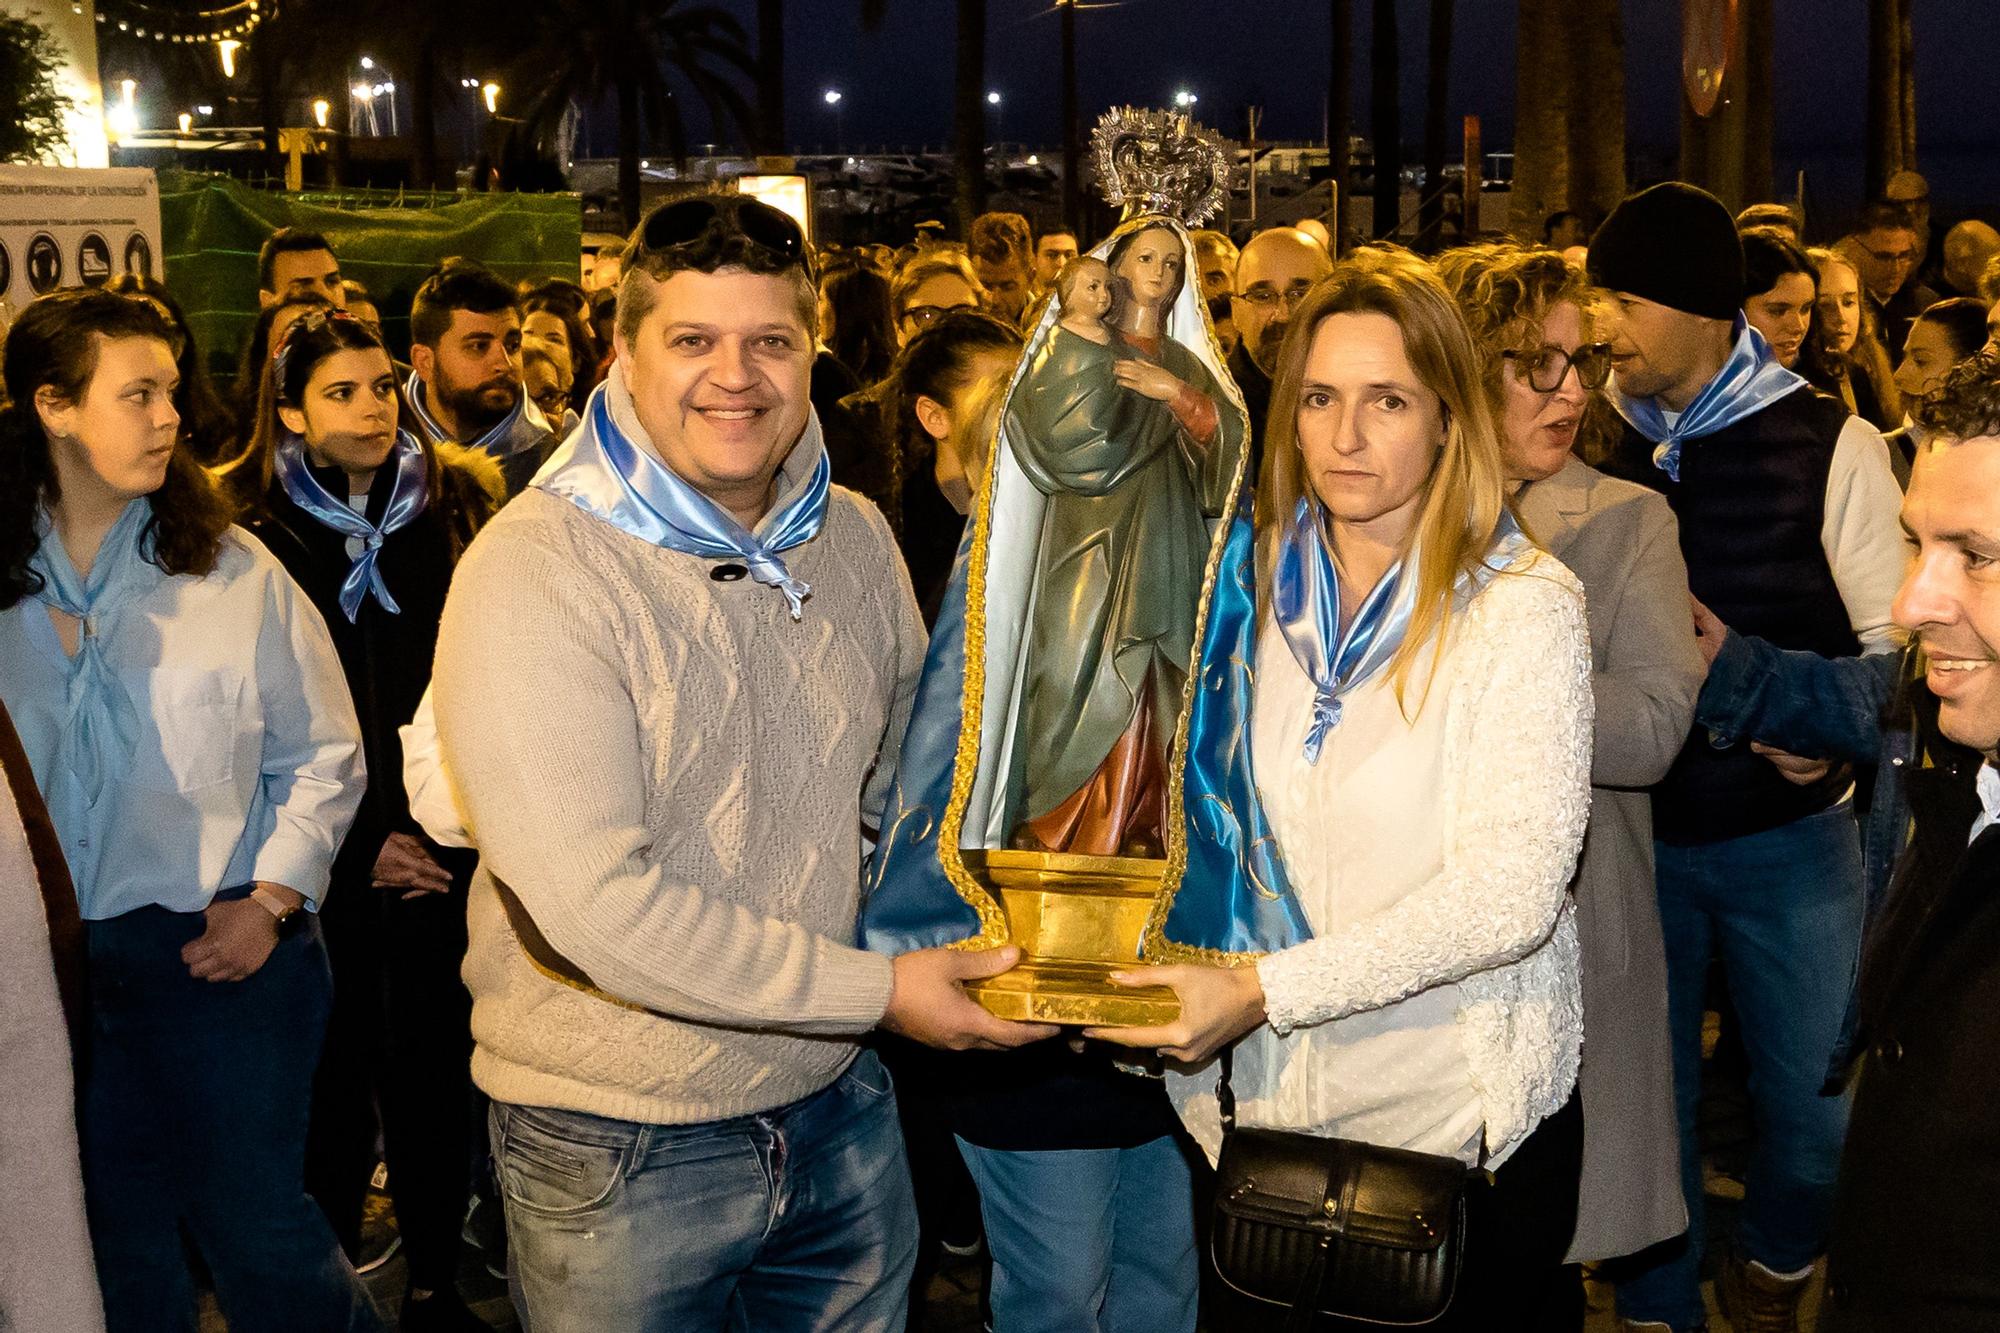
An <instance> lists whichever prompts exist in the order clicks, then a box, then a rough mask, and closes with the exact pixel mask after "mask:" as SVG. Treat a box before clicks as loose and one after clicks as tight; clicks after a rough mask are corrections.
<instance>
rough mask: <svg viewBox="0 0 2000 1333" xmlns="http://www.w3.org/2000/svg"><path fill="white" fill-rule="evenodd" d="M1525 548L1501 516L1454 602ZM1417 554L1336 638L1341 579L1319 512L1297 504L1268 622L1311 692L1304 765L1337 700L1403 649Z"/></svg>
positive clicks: (1392, 570)
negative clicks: (1281, 637)
mask: <svg viewBox="0 0 2000 1333" xmlns="http://www.w3.org/2000/svg"><path fill="white" fill-rule="evenodd" d="M1526 543H1527V539H1526V538H1525V537H1523V536H1522V535H1521V529H1520V525H1519V524H1517V523H1515V521H1514V516H1513V515H1512V514H1510V513H1507V512H1506V511H1504V510H1503V511H1502V512H1501V515H1500V523H1499V525H1498V526H1497V527H1496V528H1495V529H1494V533H1493V541H1492V543H1491V544H1490V545H1489V546H1488V548H1487V551H1486V554H1485V556H1484V557H1483V558H1482V559H1481V561H1480V563H1479V565H1478V566H1477V567H1476V568H1475V570H1474V571H1473V573H1472V574H1471V575H1470V577H1469V578H1468V577H1467V576H1465V575H1461V576H1460V578H1459V581H1458V586H1457V595H1459V596H1464V595H1465V594H1466V593H1467V592H1468V591H1470V590H1475V589H1477V588H1479V587H1483V586H1484V585H1485V583H1486V582H1487V580H1489V579H1490V578H1492V576H1493V574H1494V573H1496V572H1498V570H1499V569H1501V568H1504V567H1505V565H1506V564H1507V563H1508V562H1509V561H1510V560H1512V559H1513V557H1514V556H1515V555H1516V554H1517V553H1518V552H1519V550H1520V548H1521V547H1523V546H1525V545H1526ZM1420 554H1421V553H1420V552H1417V551H1412V552H1411V553H1410V555H1409V556H1408V557H1407V558H1406V559H1403V560H1398V561H1397V562H1396V563H1395V564H1393V565H1391V566H1389V568H1388V571H1387V572H1386V573H1384V574H1383V575H1382V578H1381V580H1380V581H1379V582H1377V583H1376V585H1375V586H1374V587H1373V588H1371V589H1369V591H1368V595H1367V596H1366V597H1365V598H1363V599H1362V601H1361V605H1360V607H1359V608H1358V609H1357V610H1356V611H1355V613H1354V620H1353V623H1351V624H1350V625H1348V627H1347V633H1346V634H1345V635H1342V634H1341V633H1340V573H1339V570H1338V569H1336V568H1335V566H1334V563H1333V553H1332V552H1331V551H1330V550H1328V549H1327V543H1326V539H1325V537H1324V536H1322V534H1321V528H1320V506H1319V503H1318V501H1316V500H1315V499H1314V498H1313V497H1312V496H1311V495H1302V496H1300V497H1299V504H1298V508H1297V509H1296V510H1294V511H1293V513H1292V524H1291V527H1290V528H1289V529H1288V530H1287V531H1286V533H1285V538H1284V541H1283V542H1282V543H1281V544H1280V545H1279V547H1278V561H1277V567H1276V568H1275V569H1274V570H1273V571H1272V579H1271V615H1272V618H1273V619H1275V620H1276V621H1277V622H1278V629H1279V631H1280V632H1281V633H1283V634H1284V636H1285V644H1286V646H1287V647H1289V648H1290V649H1291V650H1292V660H1293V661H1295V662H1297V663H1298V664H1299V670H1301V671H1303V672H1305V674H1306V679H1308V680H1310V681H1311V682H1312V686H1313V720H1312V726H1311V727H1309V728H1308V729H1307V731H1306V744H1305V759H1306V762H1307V763H1308V764H1316V763H1318V762H1319V752H1320V747H1321V746H1323V745H1324V744H1325V743H1326V734H1327V732H1329V731H1331V730H1333V728H1335V727H1337V726H1339V725H1340V708H1341V700H1342V699H1343V698H1344V697H1345V696H1346V695H1348V694H1350V693H1352V692H1353V691H1354V690H1355V688H1356V687H1358V686H1360V685H1361V684H1362V683H1363V682H1365V681H1367V680H1369V679H1371V678H1372V677H1373V676H1375V675H1376V674H1377V673H1378V672H1380V671H1381V670H1382V668H1383V667H1384V666H1387V665H1388V663H1389V661H1390V659H1392V658H1393V657H1395V655H1396V650H1397V649H1398V648H1400V647H1402V644H1403V637H1404V635H1406V634H1407V633H1408V632H1409V628H1410V617H1411V614H1412V612H1413V611H1414V610H1415V608H1416V599H1417V587H1418V585H1419V583H1421V581H1422V580H1421V579H1420V578H1419V577H1418V573H1417V571H1418V569H1419V560H1420Z"/></svg>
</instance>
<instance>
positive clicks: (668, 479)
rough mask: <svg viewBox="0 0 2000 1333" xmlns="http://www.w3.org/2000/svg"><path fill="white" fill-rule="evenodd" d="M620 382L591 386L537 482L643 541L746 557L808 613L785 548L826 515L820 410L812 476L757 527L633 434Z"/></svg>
mask: <svg viewBox="0 0 2000 1333" xmlns="http://www.w3.org/2000/svg"><path fill="white" fill-rule="evenodd" d="M614 385H617V388H618V391H619V392H621V393H622V392H624V386H623V385H622V384H619V383H618V382H617V380H616V378H615V375H614V377H613V378H611V379H607V380H606V381H605V382H604V383H603V384H600V385H598V386H597V388H596V389H595V390H593V391H592V392H591V395H590V402H589V404H588V405H587V406H586V407H585V408H584V413H583V425H582V426H581V427H580V428H579V429H578V430H577V432H576V433H575V434H574V435H572V436H570V438H569V441H568V443H566V444H564V445H563V447H562V451H561V452H560V453H559V454H557V455H556V457H555V458H553V459H550V460H549V464H548V467H547V468H546V469H545V470H544V471H543V473H542V474H541V476H539V477H537V478H536V479H535V485H537V486H539V487H540V488H541V489H543V490H545V491H547V492H548V493H549V494H551V495H559V496H561V497H562V498H563V499H565V500H568V501H569V502H570V503H572V504H574V505H575V506H576V507H577V508H579V509H582V510H584V511H586V512H587V513H591V514H594V515H596V516H597V517H598V518H601V519H603V520H604V521H605V522H606V523H609V524H611V525H612V526H613V527H615V528H618V529H620V530H621V531H623V532H628V533H630V534H631V535H632V536H634V537H637V538H639V539H640V540H641V541H647V542H651V543H652V544H653V545H655V546H663V547H665V548H666V549H668V550H670V551H680V552H683V553H685V554H687V555H696V556H700V557H702V558H703V559H706V560H741V561H742V562H743V563H744V565H745V566H747V567H748V568H749V571H750V577H751V578H753V579H755V580H757V582H759V583H762V584H765V585H767V586H769V587H773V588H776V589H778V591H780V592H782V593H784V594H785V600H786V601H787V602H788V603H790V605H791V609H792V619H793V620H800V619H803V618H804V615H805V601H806V599H807V598H808V597H810V596H812V587H811V585H809V584H807V583H805V582H804V581H803V580H800V579H795V578H793V577H792V574H791V571H790V570H789V569H787V568H786V567H785V562H784V561H783V560H781V559H780V558H779V553H780V552H782V551H789V550H791V549H792V548H793V547H795V546H799V545H802V544H804V543H806V542H809V541H811V540H812V539H813V538H814V537H816V536H817V535H819V530H820V526H821V525H822V524H823V523H825V522H826V502H827V494H828V488H829V486H830V485H831V483H832V479H833V465H832V464H831V463H830V462H829V461H828V460H827V456H826V447H825V445H824V444H823V443H821V440H820V432H819V418H818V417H817V416H812V417H809V418H808V419H807V425H806V438H807V443H808V444H809V447H810V448H811V451H812V452H813V454H814V455H815V458H814V461H813V471H812V476H811V478H810V479H809V480H808V481H807V482H806V485H805V487H804V489H802V490H801V491H800V492H799V493H798V494H797V495H795V496H793V497H792V499H791V500H789V501H787V502H786V503H785V504H784V505H783V506H781V507H779V508H776V509H773V510H772V511H771V512H770V513H768V514H766V515H764V518H763V520H762V521H761V522H759V523H758V524H757V530H756V531H755V532H751V531H750V530H749V529H747V528H745V527H744V526H743V525H742V524H741V523H738V522H737V521H736V520H735V519H734V518H732V517H731V516H730V515H729V514H728V513H726V512H725V511H724V510H723V509H722V508H721V507H720V506H719V505H717V504H716V503H715V502H714V501H713V500H711V499H709V498H708V497H707V496H706V495H703V494H702V493H701V492H700V491H698V490H696V489H695V488H694V487H692V486H690V485H688V484H687V482H685V481H683V480H681V478H680V477H678V476H676V475H675V474H674V472H673V471H672V469H670V468H668V467H666V466H664V465H663V464H661V463H660V462H659V461H658V460H656V459H655V458H654V457H653V456H652V455H651V454H650V453H648V452H646V451H645V450H644V449H642V448H640V447H639V446H638V445H636V444H634V443H633V442H632V441H631V440H630V439H628V438H627V437H626V434H625V432H624V431H623V430H622V429H621V428H620V427H619V425H618V422H617V420H616V418H615V417H614V416H613V414H612V411H611V393H612V390H613V386H614Z"/></svg>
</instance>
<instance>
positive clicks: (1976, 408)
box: [1917, 351, 2000, 440]
mask: <svg viewBox="0 0 2000 1333" xmlns="http://www.w3.org/2000/svg"><path fill="white" fill-rule="evenodd" d="M1917 421H1918V422H1919V423H1920V424H1921V425H1922V426H1923V427H1924V429H1926V430H1928V431H1932V432H1934V433H1935V434H1938V435H1941V436H1944V437H1945V438H1947V439H1952V440H1973V439H1979V438H1981V437H1982V436H1988V435H1996V436H2000V353H1995V352H1991V351H1979V352H1974V353H1973V354H1972V355H1971V356H1968V357H1966V358H1965V359H1964V360H1963V361H1961V362H1959V363H1958V364H1957V365H1955V366H1953V367H1952V368H1951V369H1950V370H1949V371H1947V372H1945V377H1944V379H1943V381H1942V382H1941V383H1939V385H1938V386H1937V387H1936V388H1935V389H1932V390H1931V391H1930V392H1929V393H1927V394H1925V395H1924V401H1923V403H1922V405H1921V406H1919V407H1918V408H1917Z"/></svg>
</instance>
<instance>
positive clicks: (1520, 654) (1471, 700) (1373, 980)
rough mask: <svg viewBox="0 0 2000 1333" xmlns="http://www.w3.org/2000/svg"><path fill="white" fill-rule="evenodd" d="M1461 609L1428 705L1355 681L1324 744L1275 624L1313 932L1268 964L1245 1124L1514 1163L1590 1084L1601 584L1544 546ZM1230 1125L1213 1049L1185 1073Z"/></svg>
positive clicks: (1266, 725)
mask: <svg viewBox="0 0 2000 1333" xmlns="http://www.w3.org/2000/svg"><path fill="white" fill-rule="evenodd" d="M1514 568H1515V571H1517V572H1512V573H1508V574H1503V575H1502V576H1500V577H1499V578H1496V579H1495V580H1494V581H1493V582H1492V583H1491V584H1490V585H1488V587H1487V588H1486V589H1485V590H1484V591H1482V592H1481V593H1480V594H1479V596H1478V597H1476V598H1475V599H1474V600H1473V602H1472V604H1471V605H1470V607H1468V608H1467V609H1466V610H1465V611H1464V612H1463V613H1462V614H1460V615H1459V616H1458V617H1456V618H1455V619H1454V621H1453V624H1452V627H1451V632H1450V636H1449V638H1448V640H1447V643H1448V647H1447V651H1446V656H1445V658H1444V660H1443V661H1442V662H1441V663H1440V664H1439V667H1438V672H1437V676H1436V679H1435V680H1434V682H1433V683H1432V685H1431V688H1430V692H1429V696H1428V698H1425V699H1423V704H1422V707H1421V708H1418V706H1417V705H1418V702H1419V699H1420V698H1422V695H1421V691H1422V687H1423V682H1424V679H1425V672H1424V670H1423V669H1422V668H1421V667H1420V668H1419V669H1418V671H1417V672H1415V673H1414V674H1413V676H1412V679H1411V682H1410V686H1409V689H1408V692H1407V703H1408V706H1409V709H1410V711H1411V712H1412V713H1413V716H1408V717H1406V716H1405V709H1404V706H1403V704H1401V703H1399V701H1398V699H1397V694H1396V690H1395V687H1394V682H1393V680H1392V679H1391V678H1390V677H1388V676H1387V675H1386V674H1385V675H1384V676H1380V677H1377V678H1376V679H1375V680H1373V681H1370V682H1368V683H1367V684H1365V685H1363V686H1361V687H1360V688H1359V689H1357V690H1355V691H1354V693H1353V694H1351V695H1348V696H1347V697H1346V698H1345V699H1343V701H1342V710H1341V720H1340V722H1339V724H1338V725H1337V726H1335V727H1334V729H1333V730H1332V731H1331V732H1329V733H1328V735H1327V738H1326V743H1325V747H1324V749H1323V750H1322V752H1321V754H1320V757H1319V761H1318V763H1317V764H1308V763H1306V761H1305V759H1304V756H1303V743H1304V739H1305V735H1306V731H1307V729H1308V727H1309V726H1310V725H1311V716H1312V694H1313V691H1312V686H1311V684H1310V682H1309V681H1308V680H1307V679H1306V677H1305V674H1304V673H1303V672H1302V671H1301V670H1300V669H1299V667H1298V664H1297V663H1296V662H1295V661H1294V660H1293V659H1292V656H1291V652H1290V649H1289V648H1288V646H1287V645H1286V644H1285V641H1284V638H1283V636H1282V634H1280V633H1279V632H1278V631H1277V630H1276V628H1275V627H1273V626H1266V628H1265V630H1264V632H1263V633H1262V634H1260V636H1259V643H1258V651H1257V677H1256V680H1257V684H1256V701H1255V704H1256V706H1255V708H1254V709H1253V711H1252V726H1251V738H1250V743H1251V749H1252V755H1253V757H1254V759H1255V762H1256V770H1257V774H1258V788H1259V792H1260V794H1261V797H1262V800H1263V802H1264V806H1265V809H1266V811H1267V813H1268V814H1269V817H1270V820H1271V825H1272V829H1273V831H1274V833H1275V834H1276V836H1277V839H1278V844H1279V847H1280V849H1281V851H1282V853H1283V856H1284V862H1285V868H1286V872H1287V874H1288V875H1289V876H1290V879H1291V883H1292V887H1293V889H1294V891H1295V892H1297V893H1298V895H1299V900H1300V904H1301V906H1302V907H1303V908H1304V910H1305V913H1306V916H1307V919H1308V920H1309V922H1310V923H1311V925H1312V929H1313V938H1312V939H1311V940H1310V941H1308V942H1306V943H1304V944H1301V945H1297V946H1295V947H1293V948H1291V949H1286V950H1283V951H1281V952H1279V953H1275V954H1271V955H1268V956H1266V957H1265V958H1264V959H1263V960H1261V961H1260V962H1259V963H1258V965H1257V972H1258V977H1259V979H1260V981H1261V982H1262V984H1263V987H1264V996H1265V1009H1266V1012H1267V1014H1268V1017H1269V1023H1268V1025H1267V1026H1265V1027H1260V1028H1258V1029H1257V1030H1256V1031H1254V1032H1252V1033H1251V1034H1250V1035H1249V1036H1248V1037H1246V1038H1245V1039H1244V1040H1243V1042H1242V1043H1241V1044H1240V1045H1239V1046H1238V1047H1237V1050H1236V1055H1235V1072H1234V1074H1233V1076H1232V1085H1233V1087H1234V1090H1235V1092H1236V1096H1237V1107H1238V1115H1239V1117H1240V1119H1241V1122H1242V1123H1244V1124H1249V1125H1264V1126H1270V1127H1274V1128H1284V1129H1292V1130H1304V1131H1306V1132H1310V1133H1316V1134H1323V1135H1329V1136H1336V1137H1345V1138H1358V1139H1361V1140H1364V1141H1366V1142H1370V1143H1375V1144H1378V1145H1381V1146H1384V1147H1397V1148H1408V1149H1412V1150H1415V1151H1419V1152H1428V1153H1434V1154H1438V1155H1444V1156H1456V1157H1458V1158H1460V1159H1461V1160H1463V1161H1465V1162H1466V1163H1467V1164H1468V1165H1471V1164H1474V1163H1476V1162H1477V1161H1478V1160H1479V1156H1480V1145H1481V1141H1482V1139H1483V1140H1484V1143H1485V1146H1486V1148H1487V1149H1488V1150H1489V1156H1488V1158H1487V1161H1488V1164H1498V1163H1499V1162H1500V1161H1502V1160H1504V1159H1505V1158H1506V1156H1507V1155H1508V1154H1509V1153H1510V1152H1512V1150H1513V1149H1514V1148H1515V1147H1516V1146H1518V1144H1519V1143H1520V1142H1521V1141H1522V1140H1523V1139H1525V1138H1526V1137H1527V1135H1528V1134H1529V1132H1530V1131H1532V1130H1533V1128H1534V1127H1535V1125H1536V1124H1538V1123H1539V1122H1540V1121H1541V1120H1542V1119H1543V1118H1545V1117H1546V1116H1548V1115H1550V1114H1552V1113H1554V1112H1555V1111H1557V1110H1559V1109H1560V1108H1561V1107H1562V1105H1563V1103H1564V1102H1565V1101H1566V1100H1567V1099H1568V1097H1569V1095H1570V1092H1571V1090H1572V1089H1573V1088H1574V1086H1575V1083H1576V1073H1577V1067H1578V1058H1579V1053H1580V1043H1581V1040H1582V1035H1583V1032H1582V1000H1581V995H1580V990H1579V984H1580V970H1579V961H1578V952H1577V941H1576V927H1575V921H1574V909H1573V906H1572V904H1571V902H1570V899H1569V894H1568V885H1569V880H1570V876H1571V874H1572V873H1573V871H1574V870H1575V867H1576V859H1577V854H1578V852H1579V850H1580V848H1581V846H1582V843H1583V831H1584V824H1585V822H1586V820H1587V818H1588V814H1589V808H1590V756H1591V742H1592V729H1591V720H1592V711H1593V700H1592V694H1591V677H1590V642H1589V635H1588V630H1587V627H1586V625H1585V622H1584V614H1583V597H1582V589H1581V588H1580V587H1579V586H1578V584H1577V582H1576V580H1575V578H1574V576H1572V575H1571V574H1570V573H1569V571H1568V570H1566V569H1564V568H1563V567H1562V566H1561V565H1560V563H1558V562H1557V561H1556V560H1555V559H1554V558H1553V557H1551V556H1547V555H1542V554H1539V553H1537V554H1535V555H1533V556H1531V557H1529V560H1528V561H1527V562H1523V563H1521V564H1517V565H1516V566H1515V567H1514ZM1168 1081H1169V1090H1170V1092H1171V1093H1172V1095H1173V1097H1174V1100H1175V1103H1176V1105H1177V1106H1179V1107H1180V1109H1181V1112H1182V1114H1183V1116H1184V1118H1185V1119H1186V1120H1187V1123H1188V1126H1189V1128H1190V1130H1191V1131H1192V1132H1193V1133H1194V1135H1195V1137H1196V1138H1197V1139H1198V1140H1199V1141H1200V1142H1201V1143H1202V1144H1203V1146H1204V1147H1206V1148H1208V1149H1209V1150H1210V1152H1214V1151H1215V1149H1216V1147H1217V1144H1218V1142H1219V1140H1220V1126H1219V1122H1218V1119H1217V1116H1216V1110H1215V1103H1214V1097H1213V1093H1212V1088H1213V1087H1214V1084H1215V1081H1216V1078H1215V1071H1214V1069H1213V1068H1210V1069H1206V1070H1203V1071H1200V1072H1198V1073H1196V1074H1192V1075H1173V1074H1170V1075H1169V1080H1168Z"/></svg>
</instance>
